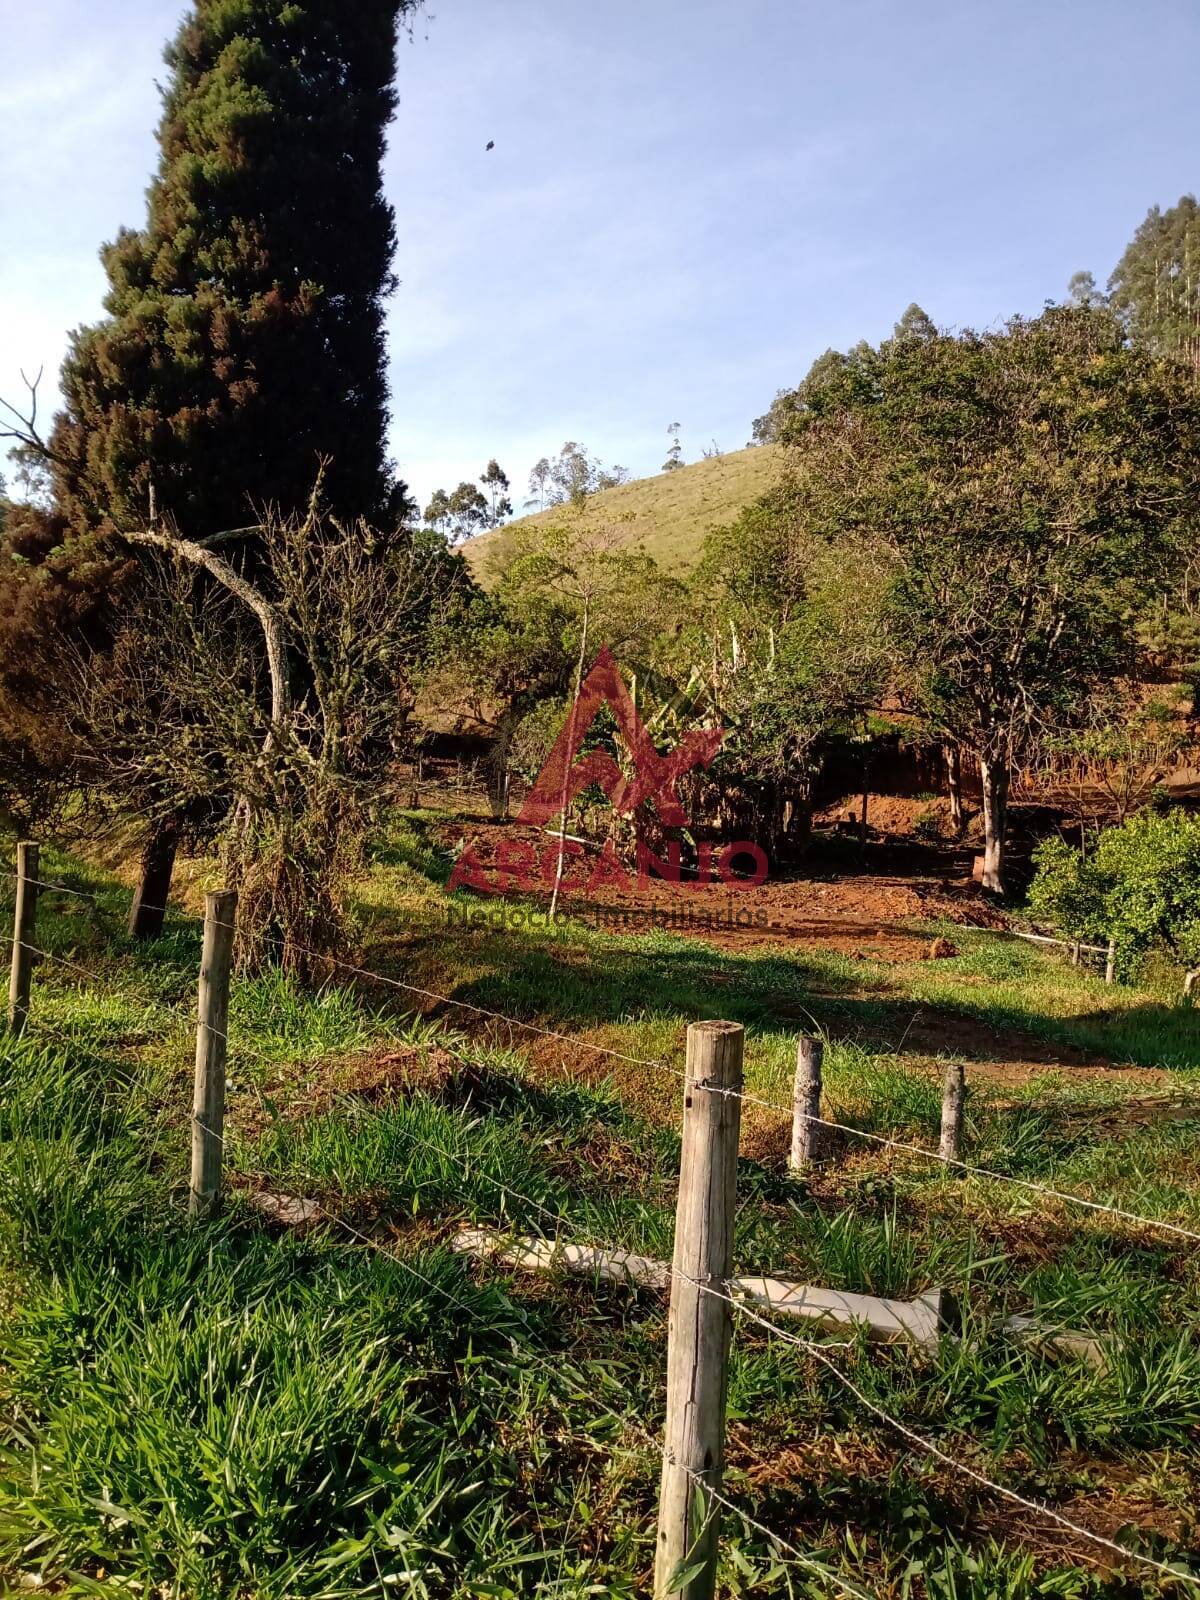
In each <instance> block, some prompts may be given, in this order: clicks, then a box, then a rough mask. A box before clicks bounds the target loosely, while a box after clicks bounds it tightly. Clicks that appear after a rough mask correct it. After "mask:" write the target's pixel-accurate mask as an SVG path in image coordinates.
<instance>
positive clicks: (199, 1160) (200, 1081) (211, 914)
mask: <svg viewBox="0 0 1200 1600" xmlns="http://www.w3.org/2000/svg"><path fill="white" fill-rule="evenodd" d="M237 900H238V897H237V892H236V890H233V889H221V890H218V891H217V892H216V893H215V894H208V895H205V897H204V951H203V954H202V956H201V958H200V999H199V1006H198V1010H197V1025H196V1088H195V1095H194V1097H193V1100H192V1183H191V1193H190V1195H189V1197H188V1210H189V1211H190V1212H191V1213H192V1215H193V1216H198V1217H203V1216H208V1215H210V1214H211V1213H212V1212H213V1211H215V1210H216V1207H217V1204H218V1201H219V1199H220V1194H221V1153H222V1147H223V1145H224V1133H225V1055H226V1045H227V1040H226V1033H227V1032H228V1028H229V978H230V973H231V972H232V970H233V933H234V922H235V920H236V917H237Z"/></svg>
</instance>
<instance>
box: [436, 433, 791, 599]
mask: <svg viewBox="0 0 1200 1600" xmlns="http://www.w3.org/2000/svg"><path fill="white" fill-rule="evenodd" d="M779 467H780V454H779V451H778V449H776V448H775V447H774V446H765V447H762V448H757V449H751V450H734V451H731V452H730V453H729V454H728V455H723V456H714V457H712V459H711V460H706V461H696V462H694V463H693V464H692V465H691V466H689V467H682V468H680V469H679V471H677V472H660V473H659V474H658V476H657V477H654V478H639V479H638V480H637V482H636V483H623V484H621V485H620V487H619V488H616V489H608V490H606V491H605V492H604V493H603V494H598V495H596V496H595V497H594V499H592V500H590V501H589V502H588V504H587V507H586V508H585V511H584V513H583V515H584V517H585V519H586V520H587V521H589V522H600V523H609V524H614V525H617V526H622V527H624V528H625V529H626V531H627V536H628V542H629V544H631V545H634V546H636V547H638V548H640V549H644V550H648V551H649V552H650V554H651V555H652V556H654V558H655V560H656V561H658V562H660V563H661V564H662V566H664V567H665V568H666V569H667V571H668V572H684V571H686V570H687V568H688V567H690V566H691V565H692V564H693V563H694V562H695V560H696V558H697V556H698V555H699V553H700V546H701V544H702V543H703V541H704V536H705V534H706V533H707V532H708V531H709V529H710V528H714V527H720V526H721V524H722V523H726V522H730V521H732V520H733V518H734V517H736V516H737V514H738V512H739V511H741V510H742V508H743V507H744V506H747V505H749V504H750V503H751V501H753V500H756V499H757V498H758V497H759V495H761V494H763V493H764V492H765V491H766V490H767V489H768V488H769V487H770V485H771V482H772V481H773V479H774V477H775V475H776V474H777V473H778V471H779ZM566 515H567V513H566V512H565V510H564V508H563V507H562V506H552V507H551V508H550V509H549V510H548V511H539V512H536V513H535V514H534V515H533V516H531V517H521V518H519V519H518V520H517V521H515V522H510V523H508V524H507V526H505V527H503V528H498V529H497V530H496V531H495V532H494V533H485V534H483V535H482V536H481V537H480V538H478V539H472V540H470V542H469V543H468V544H467V545H466V546H465V549H464V554H465V555H466V557H467V560H468V561H469V562H470V563H471V566H472V568H473V569H474V571H475V573H476V575H477V576H478V577H480V578H483V579H484V580H486V579H487V576H488V568H489V566H490V565H492V563H493V562H495V560H496V558H497V556H498V555H501V554H502V552H504V551H506V550H508V549H510V548H511V546H512V543H513V541H514V540H515V539H519V538H520V535H521V530H522V529H524V528H529V527H536V526H537V525H538V524H546V523H554V522H558V521H562V520H563V518H564V516H566Z"/></svg>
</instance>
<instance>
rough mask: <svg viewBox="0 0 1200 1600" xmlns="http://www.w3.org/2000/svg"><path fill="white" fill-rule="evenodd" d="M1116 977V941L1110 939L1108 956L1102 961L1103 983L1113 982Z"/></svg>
mask: <svg viewBox="0 0 1200 1600" xmlns="http://www.w3.org/2000/svg"><path fill="white" fill-rule="evenodd" d="M1116 976H1117V941H1116V940H1115V939H1110V940H1109V941H1108V955H1107V956H1106V957H1105V960H1104V981H1105V983H1112V982H1114V981H1115V979H1116Z"/></svg>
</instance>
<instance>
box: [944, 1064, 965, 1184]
mask: <svg viewBox="0 0 1200 1600" xmlns="http://www.w3.org/2000/svg"><path fill="white" fill-rule="evenodd" d="M966 1098H967V1078H966V1073H965V1072H964V1070H963V1064H962V1062H961V1061H950V1062H947V1064H946V1076H945V1079H944V1081H943V1084H942V1137H941V1140H940V1141H939V1143H938V1155H939V1156H940V1157H941V1158H942V1160H943V1161H961V1160H962V1137H963V1110H964V1106H965V1104H966Z"/></svg>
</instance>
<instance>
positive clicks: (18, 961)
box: [8, 840, 40, 1037]
mask: <svg viewBox="0 0 1200 1600" xmlns="http://www.w3.org/2000/svg"><path fill="white" fill-rule="evenodd" d="M39 858H40V850H39V848H38V846H37V845H36V844H33V843H32V842H31V841H30V840H23V841H22V842H21V843H20V844H19V845H18V846H17V894H16V906H15V909H14V912H13V947H12V968H11V971H10V973H9V980H8V1027H9V1032H10V1033H14V1034H16V1035H17V1036H18V1037H19V1036H20V1035H21V1034H22V1033H23V1032H24V1031H25V1024H26V1022H28V1020H29V991H30V987H31V985H32V981H33V955H34V938H35V935H36V933H37V902H38V879H39V876H40V874H39V871H38V867H39Z"/></svg>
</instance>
